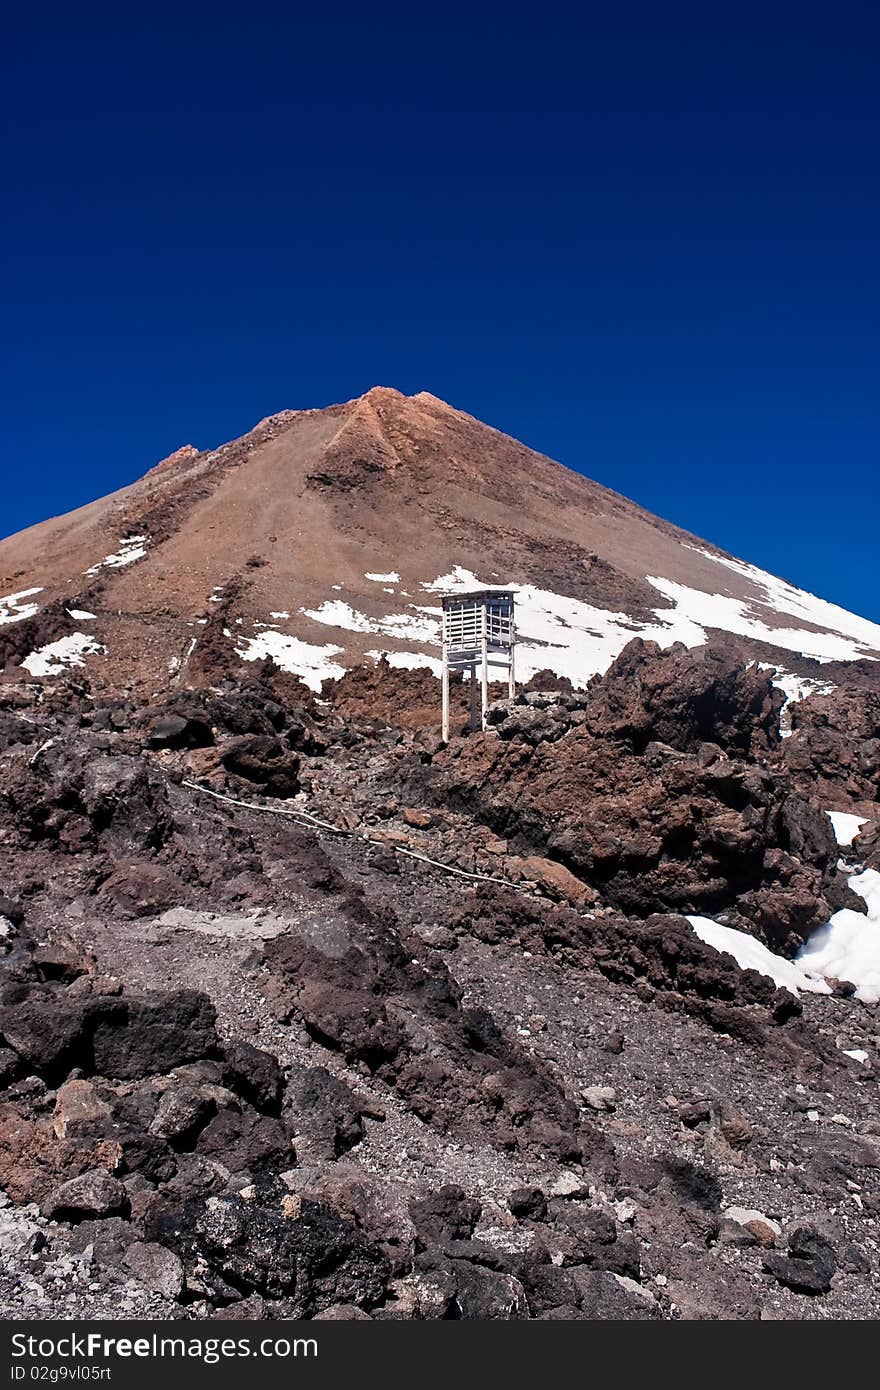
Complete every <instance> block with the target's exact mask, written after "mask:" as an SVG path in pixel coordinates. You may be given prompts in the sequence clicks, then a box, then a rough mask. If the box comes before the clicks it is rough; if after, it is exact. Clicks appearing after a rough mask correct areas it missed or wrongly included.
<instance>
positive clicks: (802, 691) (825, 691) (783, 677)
mask: <svg viewBox="0 0 880 1390" xmlns="http://www.w3.org/2000/svg"><path fill="white" fill-rule="evenodd" d="M758 670H759V671H775V672H776V675H775V676H774V677H773V681H772V684H773V685H775V686H776V688H777V690H781V691H782V693H783V695H784V696H785V703H786V705H788V704H797V703H798V701H800V700H806V699H808V698H809V696H810V695H833V694H834V691H835V690H836V689H837V687H836V686H835V685H832V683H831V682H830V681H817V680H814V679H813V678H812V677H811V676H795V675H794V674H793V673H792V672H791V671H781V670H780V669H779V667H778V666H774V664H773V662H772V661H759V662H758ZM783 708H784V706H783Z"/></svg>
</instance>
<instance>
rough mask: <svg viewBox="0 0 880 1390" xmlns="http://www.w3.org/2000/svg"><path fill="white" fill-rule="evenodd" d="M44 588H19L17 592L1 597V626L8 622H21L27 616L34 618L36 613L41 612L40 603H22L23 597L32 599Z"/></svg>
mask: <svg viewBox="0 0 880 1390" xmlns="http://www.w3.org/2000/svg"><path fill="white" fill-rule="evenodd" d="M42 592H43V590H42V589H19V591H18V593H17V594H6V595H5V596H4V597H3V598H0V627H4V626H5V625H6V624H7V623H20V622H23V621H24V619H25V618H32V617H33V616H34V614H35V613H39V611H40V605H39V604H38V603H22V599H30V598H32V597H33V595H34V594H41V593H42Z"/></svg>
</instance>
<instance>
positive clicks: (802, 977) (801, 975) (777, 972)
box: [687, 917, 831, 994]
mask: <svg viewBox="0 0 880 1390" xmlns="http://www.w3.org/2000/svg"><path fill="white" fill-rule="evenodd" d="M687 920H688V921H689V922H690V924H691V926H692V927H693V929H694V931H695V933H696V934H697V936H698V937H699V938H700V940H701V941H704V942H705V943H706V945H707V946H711V947H712V948H713V949H714V950H716V951H726V952H727V954H728V955H729V956H733V958H734V960H735V961H736V963H737V965H738V966H739V967H740V969H741V970H757V971H758V973H759V974H760V975H769V977H770V979H771V980H772V981H773V983H774V984H775V985H777V986H782V987H783V988H785V989H789V990H791V992H792V994H798V993H799V992H800V990H802V989H803V990H807V991H808V992H809V993H811V994H830V993H831V990H830V988H829V986H828V985H827V984H826V982H825V981H824V980H823V979H821V978H816V977H817V976H821V974H822V973H823V972H822V971H821V970H812V969H811V970H807V969H806V968H805V966H804V965H803V963H801V964H798V963H797V962H796V961H792V960H786V959H785V958H784V957H783V956H777V955H776V953H775V952H774V951H771V950H769V948H768V947H767V946H765V945H764V943H763V942H762V941H758V940H756V938H755V937H754V936H749V934H748V932H744V931H737V930H736V928H735V927H725V926H723V925H722V924H721V923H720V922H713V921H712V919H711V918H710V917H688V918H687Z"/></svg>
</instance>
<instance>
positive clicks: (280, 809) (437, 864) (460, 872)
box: [180, 778, 534, 893]
mask: <svg viewBox="0 0 880 1390" xmlns="http://www.w3.org/2000/svg"><path fill="white" fill-rule="evenodd" d="M180 785H181V786H183V787H190V788H191V789H192V790H193V791H195V792H200V793H201V794H202V796H211V797H213V798H214V800H215V801H225V802H227V803H228V804H229V805H230V806H240V807H242V808H243V809H244V810H245V811H262V812H263V813H264V814H266V815H270V816H287V817H289V818H290V819H292V820H300V821H305V822H306V823H307V824H309V825H316V826H318V827H319V828H320V829H321V830H329V831H330V832H331V833H332V834H333V835H344V836H348V837H349V838H351V839H356V840H362V841H363V842H364V844H368V845H376V846H378V848H380V849H390V850H393V851H394V853H395V854H403V855H405V856H406V858H407V859H417V860H418V861H419V863H421V864H430V865H431V867H432V868H435V869H442V870H443V872H444V873H447V874H454V875H455V876H456V878H466V879H470V880H471V881H472V882H476V883H497V884H499V885H500V886H501V887H503V888H516V889H517V890H518V891H519V892H524V893H530V892H533V891H534V888H533V885H532V884H531V883H515V882H514V881H513V879H510V878H495V877H493V876H492V875H491V874H476V873H468V871H467V870H466V869H457V868H456V867H455V866H454V865H452V864H444V863H443V862H442V861H441V860H439V859H430V858H429V857H428V855H426V854H418V853H417V852H416V850H414V849H404V847H403V846H402V845H395V844H392V843H391V842H390V841H389V840H377V839H375V838H374V837H373V836H372V835H364V834H362V833H361V832H360V831H359V830H347V829H344V828H343V827H341V826H338V825H333V823H332V822H331V821H326V820H321V819H320V817H319V816H313V815H311V814H310V812H308V811H292V810H290V808H289V807H286V806H260V805H258V804H257V803H256V802H254V801H241V800H239V798H238V797H235V796H226V795H225V793H224V792H215V791H212V790H211V788H210V787H203V786H201V785H200V784H199V783H198V782H192V781H190V780H189V779H188V778H183V779H182V781H181V784H180Z"/></svg>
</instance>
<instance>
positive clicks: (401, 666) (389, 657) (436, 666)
mask: <svg viewBox="0 0 880 1390" xmlns="http://www.w3.org/2000/svg"><path fill="white" fill-rule="evenodd" d="M367 656H369V657H371V658H372V660H373V661H381V660H382V658H383V656H384V658H385V660H386V661H387V662H388V665H389V666H393V667H394V669H395V670H398V671H417V670H419V669H420V668H422V667H427V669H428V670H429V671H430V672H431V673H432V674H433V675H435V676H440V675H442V673H443V663H442V662H441V661H440V659H439V657H436V656H426V655H425V653H424V652H380V651H375V650H374V651H371V652H367Z"/></svg>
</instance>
